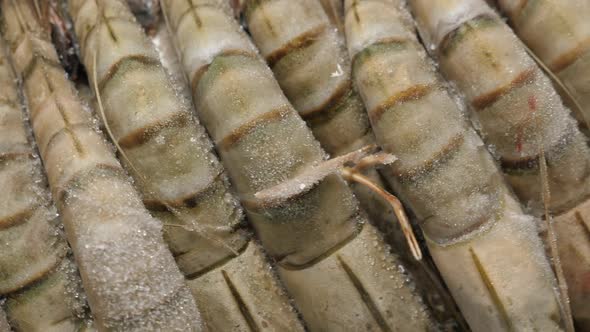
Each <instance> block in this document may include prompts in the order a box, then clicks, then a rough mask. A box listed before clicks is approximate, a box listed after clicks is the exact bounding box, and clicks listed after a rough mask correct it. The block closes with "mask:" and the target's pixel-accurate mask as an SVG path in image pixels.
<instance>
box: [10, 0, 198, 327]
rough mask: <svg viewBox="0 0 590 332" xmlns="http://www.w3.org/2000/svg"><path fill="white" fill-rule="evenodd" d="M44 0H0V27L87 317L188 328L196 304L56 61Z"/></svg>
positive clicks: (194, 322)
mask: <svg viewBox="0 0 590 332" xmlns="http://www.w3.org/2000/svg"><path fill="white" fill-rule="evenodd" d="M45 4H46V3H41V4H40V3H38V2H34V3H33V2H32V1H16V0H4V1H2V14H3V22H4V29H3V32H4V34H5V37H6V39H7V40H8V42H9V44H10V50H11V51H12V58H13V60H14V65H15V69H16V71H17V73H18V74H19V75H20V76H21V79H22V81H23V90H24V94H25V96H26V99H27V101H28V107H29V110H30V118H31V123H32V127H33V132H34V135H35V138H36V141H37V144H38V147H39V154H40V156H41V158H42V160H43V163H44V165H45V169H46V171H47V176H48V182H49V186H50V188H51V191H52V196H53V199H54V202H55V204H56V206H57V208H58V210H59V212H60V215H61V216H62V220H63V222H64V226H65V231H66V235H67V238H68V240H69V243H70V244H71V246H72V250H73V252H74V256H75V258H76V261H77V263H78V266H79V268H80V274H81V277H82V282H83V285H84V289H85V290H86V293H87V295H88V301H89V304H90V308H91V309H92V312H93V315H94V318H95V323H96V326H97V328H98V329H99V330H115V331H135V330H137V331H145V330H158V329H167V330H183V331H198V330H200V328H201V323H200V318H199V313H198V311H197V307H196V304H195V302H194V299H193V298H192V295H191V294H190V292H189V290H188V287H186V285H185V283H184V279H183V278H182V275H181V273H180V271H179V270H178V267H177V266H176V264H175V262H174V259H173V257H172V255H171V254H170V252H169V251H168V248H167V247H166V245H165V243H164V241H163V239H162V231H161V224H160V222H159V221H157V220H155V219H154V218H152V217H151V216H150V214H149V213H148V212H147V210H146V209H145V208H144V206H143V205H142V202H141V200H140V198H139V196H138V195H137V193H136V191H135V190H134V188H133V186H132V184H131V182H130V181H129V179H128V177H127V175H126V173H125V172H124V171H123V169H122V168H121V165H120V164H119V162H118V161H117V159H116V158H115V155H114V153H113V152H112V150H111V147H110V146H109V145H108V144H107V143H106V141H105V140H104V138H103V137H102V134H101V133H100V132H99V131H98V129H97V128H96V122H95V120H94V119H93V117H92V114H91V113H90V112H89V111H88V109H86V108H84V107H83V105H82V104H81V103H80V101H79V99H78V96H77V93H76V91H75V90H74V88H73V86H72V83H71V82H70V81H68V78H67V77H66V75H65V72H64V70H63V68H62V67H61V66H60V64H59V59H58V56H57V54H56V52H55V49H54V47H53V45H52V44H51V39H50V36H49V30H48V29H47V26H46V25H45V24H44V23H45V21H44V20H45V19H46V18H47V13H46V12H45V7H44V5H45ZM29 245H30V243H29ZM45 305H46V306H49V307H50V309H51V310H52V309H54V308H53V306H51V305H50V304H49V303H48V304H45ZM32 317H34V316H27V318H26V319H31V318H32Z"/></svg>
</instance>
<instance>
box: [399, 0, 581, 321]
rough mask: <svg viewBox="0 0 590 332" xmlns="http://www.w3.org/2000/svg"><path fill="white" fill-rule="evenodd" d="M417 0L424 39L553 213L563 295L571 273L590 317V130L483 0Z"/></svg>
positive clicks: (517, 187)
mask: <svg viewBox="0 0 590 332" xmlns="http://www.w3.org/2000/svg"><path fill="white" fill-rule="evenodd" d="M410 3H411V5H412V8H413V9H414V13H415V17H416V18H417V21H418V23H419V30H420V32H421V35H422V36H423V39H424V40H425V42H426V44H427V45H428V48H429V49H430V51H431V52H432V53H433V54H434V55H436V56H437V59H438V60H439V63H440V67H441V71H442V72H443V73H444V74H445V75H446V76H447V77H448V78H449V79H450V80H452V81H453V82H454V83H455V84H456V85H457V87H458V89H459V90H460V91H461V92H462V93H463V94H464V95H465V98H466V100H467V102H468V103H469V105H470V108H471V110H472V112H471V114H473V116H474V117H475V118H476V119H477V121H478V122H479V123H480V124H481V134H482V135H483V137H484V141H485V142H486V143H487V144H488V145H490V146H493V147H494V150H495V151H496V154H497V156H498V158H499V160H500V163H501V166H502V169H503V171H504V174H505V176H506V178H507V180H508V182H509V183H510V185H511V186H512V188H513V189H514V191H515V193H516V194H517V196H518V197H519V198H520V200H521V201H522V202H523V203H525V204H527V205H528V206H529V207H530V208H531V209H532V210H533V211H534V212H536V213H538V214H539V215H542V214H544V215H545V221H546V223H547V230H546V236H547V241H546V242H547V245H548V247H549V249H550V253H551V256H552V258H553V260H554V263H555V264H554V266H555V271H556V273H557V276H558V281H560V289H561V293H562V294H563V295H562V296H565V294H566V291H565V288H566V282H565V281H567V285H568V286H569V289H570V291H569V296H570V298H571V306H572V311H573V315H574V319H575V320H577V321H578V322H579V323H580V324H581V323H582V322H585V323H583V324H584V325H587V324H588V322H590V307H589V306H588V299H590V288H589V287H588V282H587V280H588V275H590V240H589V238H588V237H587V234H588V229H589V227H588V225H589V223H590V148H589V147H588V145H587V138H586V137H585V136H584V135H583V134H582V133H581V132H580V130H579V128H578V125H577V122H576V121H575V119H574V118H573V117H572V116H571V114H570V112H569V111H568V110H567V109H566V108H565V107H564V106H563V104H562V102H561V99H560V98H559V96H558V94H557V93H556V91H555V89H554V88H553V86H552V84H551V81H550V80H549V78H548V77H546V76H545V74H544V73H543V72H542V70H541V68H540V67H539V66H538V65H537V64H536V62H535V61H534V60H533V59H532V58H531V57H530V56H529V55H528V53H527V51H526V49H525V48H524V46H523V44H522V43H521V42H520V41H519V40H518V38H517V37H516V36H515V35H514V33H513V32H512V31H511V30H510V28H509V27H508V26H507V24H506V23H504V22H503V21H502V19H501V18H500V17H498V15H497V14H496V13H495V12H494V11H493V10H492V9H491V8H490V7H489V6H488V5H487V4H486V3H485V2H484V1H483V0H481V1H480V0H452V1H451V0H436V1H422V0H412V1H410ZM482 78H485V79H482ZM553 215H554V217H553ZM563 302H567V301H563ZM566 318H567V317H566ZM568 325H570V329H571V325H572V324H568Z"/></svg>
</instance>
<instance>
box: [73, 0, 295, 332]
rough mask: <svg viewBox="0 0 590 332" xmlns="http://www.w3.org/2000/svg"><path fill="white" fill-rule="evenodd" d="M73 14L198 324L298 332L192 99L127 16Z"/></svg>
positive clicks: (88, 5)
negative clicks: (195, 309) (183, 280)
mask: <svg viewBox="0 0 590 332" xmlns="http://www.w3.org/2000/svg"><path fill="white" fill-rule="evenodd" d="M69 9H70V13H71V14H72V18H73V20H74V23H75V30H76V33H77V36H78V38H79V40H80V43H81V45H80V46H81V51H82V52H81V53H82V60H83V62H84V64H85V66H86V68H87V71H88V72H89V77H90V81H91V82H92V84H93V85H94V86H95V87H96V99H97V104H98V109H99V110H100V111H101V114H104V119H103V120H104V123H105V127H107V128H110V129H109V130H111V132H112V139H113V141H114V142H115V145H116V146H117V147H118V148H120V152H121V157H122V159H123V164H124V166H127V168H128V170H129V172H130V173H131V175H132V176H134V178H135V183H136V184H137V185H138V187H139V189H140V191H141V193H142V194H143V198H144V203H145V204H146V206H148V208H149V209H150V210H151V212H152V213H153V214H154V215H155V216H157V217H158V218H159V219H161V220H162V221H163V222H164V230H165V233H164V234H165V239H166V241H167V243H168V245H169V247H170V249H171V250H172V252H173V254H174V256H175V258H176V261H177V263H178V265H179V266H180V269H181V271H182V272H183V273H184V275H185V277H186V278H187V280H188V281H187V283H188V285H189V287H190V289H191V291H192V293H193V295H194V297H195V299H196V301H197V304H198V306H199V307H200V308H203V309H204V310H203V315H202V318H203V322H204V325H205V326H207V327H208V328H209V329H211V330H230V329H236V330H244V331H248V330H249V329H252V328H254V326H258V327H260V326H266V327H268V328H271V329H275V330H285V329H287V328H288V329H291V330H292V331H298V330H303V326H302V325H301V323H300V322H299V320H298V318H297V314H296V312H295V311H294V309H293V308H292V306H291V305H290V303H289V298H288V297H287V296H286V294H285V293H284V291H283V287H282V285H281V284H280V283H279V282H278V280H277V277H276V276H275V275H274V274H273V273H272V270H271V266H270V264H269V263H268V261H267V257H266V256H265V254H264V252H263V250H262V248H261V247H260V245H259V243H258V242H257V240H256V239H255V238H254V237H253V236H252V234H251V231H250V229H249V227H247V224H246V221H245V219H244V215H243V212H242V208H241V206H240V203H239V201H238V199H237V198H235V197H234V195H233V193H232V189H231V188H230V184H229V181H228V179H227V176H226V174H225V171H224V169H223V167H222V165H221V164H220V163H219V161H218V160H217V157H216V156H215V155H214V152H213V151H212V149H213V145H212V143H211V141H210V140H209V137H208V136H207V134H206V133H205V130H204V129H203V128H202V127H201V126H200V125H199V123H198V121H197V120H196V119H195V118H194V116H193V115H192V112H191V111H192V110H191V108H192V107H191V105H190V100H188V101H186V100H185V99H187V98H183V94H182V91H180V92H178V91H177V90H176V89H175V86H174V85H173V82H174V81H178V79H175V80H174V79H171V78H169V77H168V76H167V73H166V72H165V70H164V69H163V68H162V65H161V60H160V57H159V54H158V53H157V52H156V49H155V48H154V46H153V45H151V43H150V41H149V40H148V39H147V38H146V36H145V34H144V32H143V31H142V29H141V27H140V26H139V24H137V23H136V22H135V19H134V17H133V14H132V13H131V12H130V11H129V8H128V7H127V6H126V5H125V3H124V2H122V1H116V0H115V1H112V0H107V1H94V0H81V1H78V0H76V1H70V2H69ZM160 31H161V30H160ZM155 33H156V36H158V39H155V40H157V41H159V42H160V43H162V42H165V36H162V33H161V32H158V31H156V32H155ZM160 46H163V45H162V44H160ZM97 50H98V51H97ZM159 50H160V51H165V49H164V48H162V47H160V48H159ZM172 52H174V50H173V49H172ZM172 54H174V53H172ZM166 60H170V58H169V57H166ZM167 69H168V70H169V71H170V70H171V68H170V67H168V68H167ZM180 77H183V76H180ZM180 83H182V82H176V84H177V85H178V84H180ZM183 101H184V102H183ZM272 312H275V313H276V314H273V315H271V314H270V313H272Z"/></svg>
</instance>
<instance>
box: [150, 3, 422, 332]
mask: <svg viewBox="0 0 590 332" xmlns="http://www.w3.org/2000/svg"><path fill="white" fill-rule="evenodd" d="M161 5H162V9H163V11H164V14H165V17H166V18H167V21H168V23H169V27H170V30H171V32H172V35H173V36H174V39H175V43H176V45H177V48H178V50H179V53H180V58H181V59H182V64H183V67H184V69H185V72H186V74H187V76H188V78H189V80H190V83H191V88H192V95H193V99H194V101H195V104H196V108H197V112H198V114H199V116H200V119H201V121H202V122H203V124H204V125H205V127H206V128H207V129H208V131H209V133H210V134H211V136H212V139H213V141H214V142H215V146H216V148H217V151H218V152H219V155H220V157H221V160H222V162H223V163H224V165H225V167H226V169H227V171H228V174H229V176H230V178H231V180H232V182H233V183H234V184H235V187H236V189H237V191H238V193H239V195H240V198H241V200H242V203H243V206H244V208H245V209H246V212H247V215H248V217H249V218H250V221H251V222H252V224H253V225H254V228H255V229H256V231H257V234H258V235H259V237H260V240H261V242H262V244H263V246H264V247H265V249H266V250H267V252H268V253H269V255H270V256H271V257H272V258H273V259H274V260H275V261H276V265H277V270H278V273H279V275H280V277H281V279H282V281H283V283H284V284H285V286H286V289H287V291H288V292H289V293H290V295H291V296H292V297H293V299H294V302H295V305H296V306H297V308H298V309H299V311H300V312H301V314H302V316H303V319H304V320H305V322H306V323H307V325H308V327H309V328H310V329H311V330H323V331H326V330H334V331H337V330H377V329H380V330H384V331H389V330H425V329H426V328H428V327H429V326H431V321H430V318H429V316H428V314H427V312H426V310H425V308H424V305H423V304H422V303H421V302H420V300H419V299H418V298H417V296H415V294H413V292H412V290H411V289H410V287H409V285H408V284H406V282H405V281H404V279H405V277H404V276H403V274H401V273H400V272H399V271H398V270H397V268H396V266H397V265H398V259H397V257H396V256H394V255H391V254H389V252H388V248H387V247H386V246H385V244H384V243H383V240H382V238H381V236H380V235H379V234H378V233H377V231H376V230H375V228H374V227H373V226H371V225H370V224H369V223H367V222H366V217H365V216H364V214H363V213H362V211H361V210H360V209H359V206H358V203H357V201H356V200H355V198H354V196H353V194H352V192H351V190H350V189H349V188H348V186H347V185H346V183H345V182H344V181H343V179H342V178H341V177H340V176H338V175H337V174H334V172H335V171H337V169H338V166H339V164H341V163H343V162H344V161H345V160H347V158H350V155H348V156H345V157H341V158H340V159H338V158H336V159H334V160H330V161H326V154H325V152H324V151H323V150H322V149H321V148H320V145H319V143H318V142H317V141H316V140H315V139H314V137H313V135H312V132H311V131H310V130H309V128H308V127H307V126H306V124H305V122H304V121H303V120H302V119H301V117H300V116H299V114H298V113H297V111H296V110H295V109H294V108H293V106H291V104H290V103H289V101H288V100H287V98H286V97H285V96H284V95H283V93H282V92H281V90H280V87H279V85H278V83H277V82H276V81H275V79H274V77H273V73H272V72H271V71H270V69H269V68H268V67H267V65H266V64H265V63H264V61H263V60H262V59H261V58H260V56H259V54H258V52H257V51H256V49H255V48H254V46H253V45H252V43H251V42H250V41H249V40H248V37H247V36H246V34H245V33H244V32H243V31H242V30H241V28H240V26H239V25H238V23H237V22H236V21H235V20H234V19H233V17H232V12H231V9H230V8H229V6H228V3H226V2H225V1H221V0H220V1H210V0H192V1H175V0H168V1H162V3H161ZM353 155H354V153H353Z"/></svg>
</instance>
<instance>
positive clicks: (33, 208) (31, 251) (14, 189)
mask: <svg viewBox="0 0 590 332" xmlns="http://www.w3.org/2000/svg"><path fill="white" fill-rule="evenodd" d="M5 46H6V45H4V41H3V40H2V39H0V86H2V89H1V90H0V188H2V191H1V192H0V202H1V203H0V243H1V245H2V249H1V250H0V295H1V296H4V297H6V302H5V303H4V307H5V308H6V312H7V314H8V319H9V320H10V323H11V325H12V328H13V329H14V330H16V331H24V330H67V329H70V330H78V329H80V330H84V329H86V328H89V327H90V325H91V322H90V321H86V322H85V321H84V314H85V313H84V310H85V309H86V308H85V303H83V301H84V299H83V297H81V296H82V295H83V294H82V293H81V290H78V288H79V280H78V277H77V275H76V273H77V271H76V268H75V265H74V263H73V262H72V261H71V260H70V258H69V257H68V245H67V243H66V241H65V239H64V238H63V237H62V235H61V234H60V230H59V226H60V222H61V221H60V219H59V218H58V216H57V213H56V210H55V207H54V206H53V204H52V202H51V197H50V194H49V192H48V190H47V188H46V180H45V177H44V173H43V169H42V165H41V163H40V162H39V159H38V158H37V156H36V153H35V151H34V149H33V147H32V146H31V142H30V137H29V135H28V132H27V128H26V123H25V119H24V113H23V111H22V108H21V103H20V100H19V95H18V90H17V89H18V87H17V81H16V77H15V76H14V73H13V70H12V67H11V64H10V61H9V59H8V58H7V54H5V51H7V50H6V48H5ZM78 292H80V293H78ZM76 296H80V298H76ZM49 304H51V305H49ZM3 315H4V314H3V313H2V316H3ZM1 326H2V324H1V323H0V331H1V330H2V328H1Z"/></svg>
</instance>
